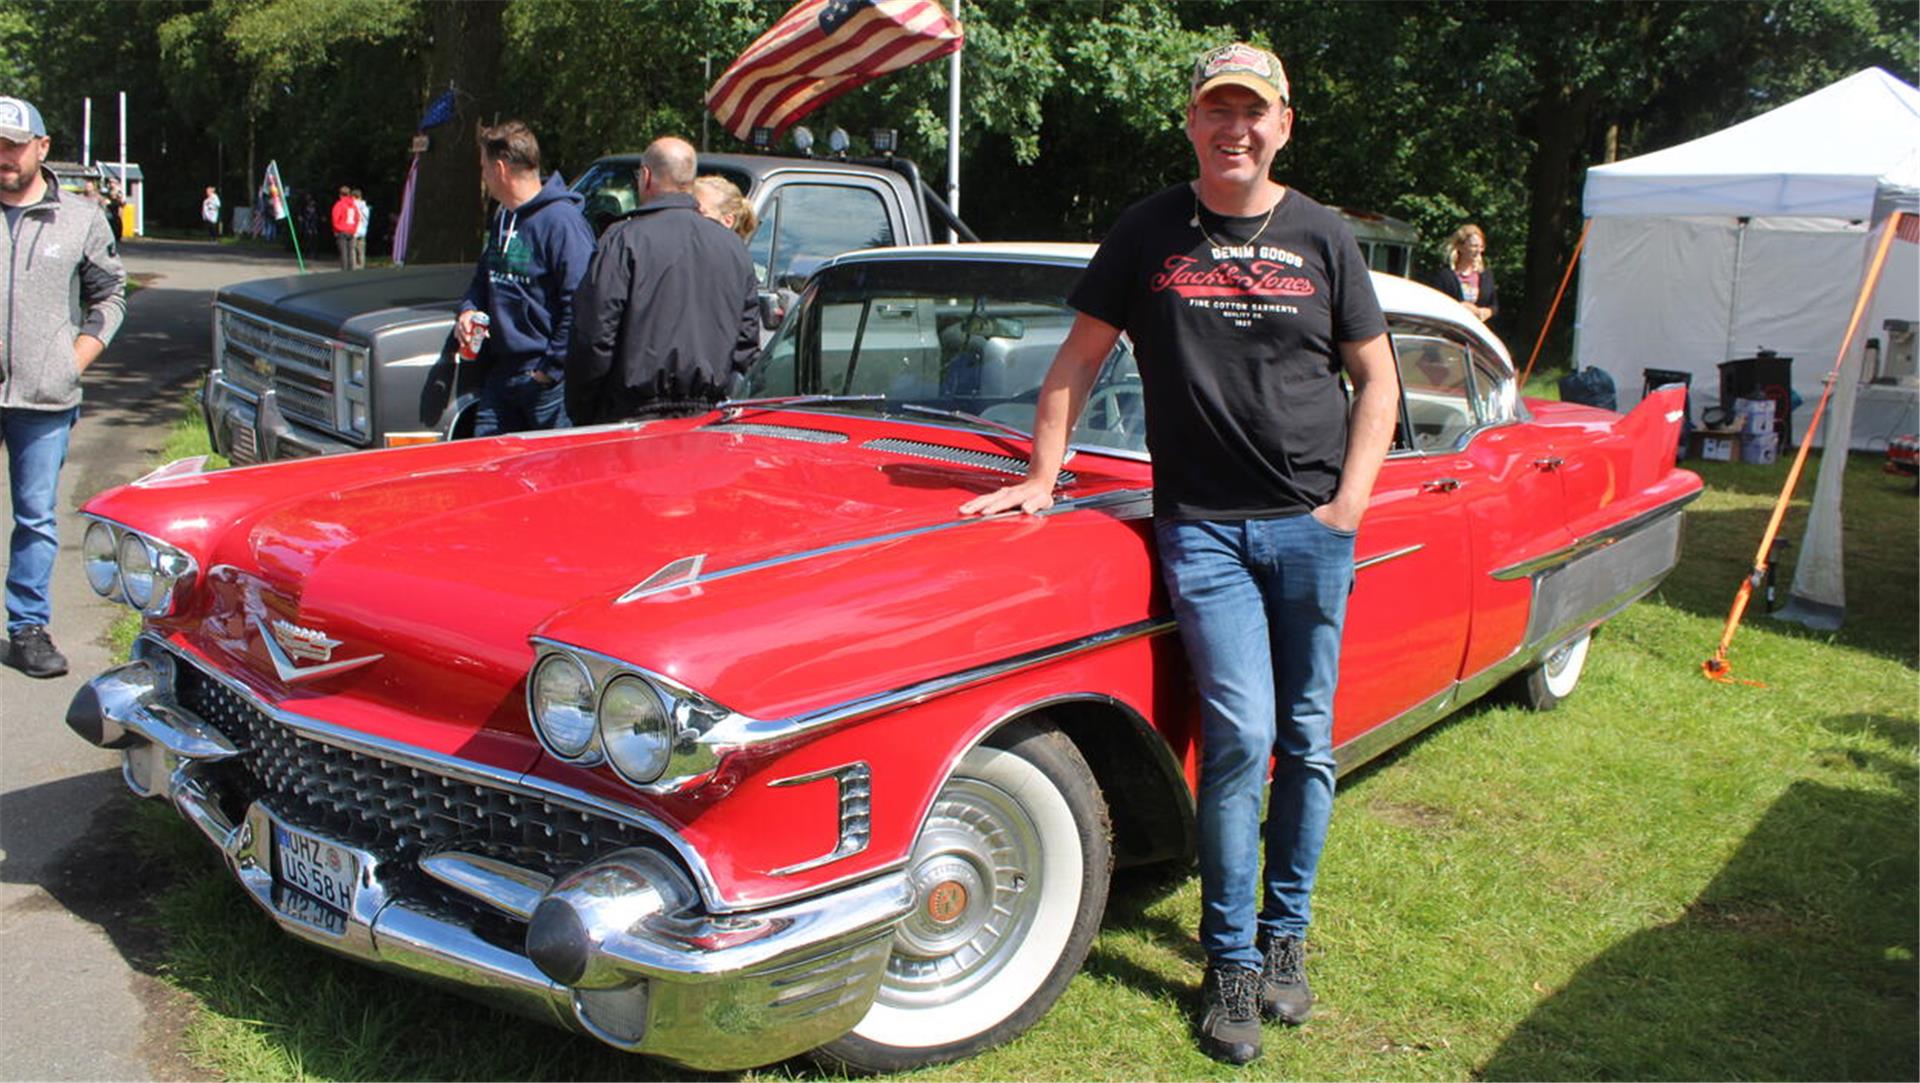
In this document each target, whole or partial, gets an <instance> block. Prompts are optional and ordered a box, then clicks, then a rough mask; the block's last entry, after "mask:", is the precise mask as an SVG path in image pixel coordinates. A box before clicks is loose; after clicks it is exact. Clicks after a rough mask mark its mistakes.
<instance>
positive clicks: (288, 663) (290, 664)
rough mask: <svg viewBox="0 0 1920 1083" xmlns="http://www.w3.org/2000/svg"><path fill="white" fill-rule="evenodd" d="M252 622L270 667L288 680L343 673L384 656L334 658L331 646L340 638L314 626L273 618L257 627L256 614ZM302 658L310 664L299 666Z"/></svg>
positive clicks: (309, 678) (290, 682) (281, 677)
mask: <svg viewBox="0 0 1920 1083" xmlns="http://www.w3.org/2000/svg"><path fill="white" fill-rule="evenodd" d="M253 623H254V627H256V628H259V629H260V632H261V635H260V642H261V644H262V645H263V646H265V647H266V649H267V657H268V658H269V659H271V660H272V661H273V671H274V672H275V673H276V674H278V675H279V677H280V679H281V680H282V681H285V682H287V683H288V684H292V683H293V682H295V681H308V680H312V679H313V678H315V677H320V676H324V675H326V674H329V673H343V672H345V671H347V670H349V669H355V668H358V667H360V666H364V665H366V664H367V663H368V662H374V661H378V660H379V659H380V658H382V657H384V655H378V654H369V655H364V656H362V657H360V658H345V659H342V660H340V661H337V662H336V661H334V660H333V649H334V648H335V647H338V646H339V645H340V641H339V640H337V639H333V638H331V637H329V636H328V635H327V634H326V633H325V632H322V631H321V630H320V629H318V628H307V627H304V626H302V625H298V624H295V623H293V622H292V621H288V620H276V621H274V622H273V623H272V624H271V625H270V626H267V627H261V620H260V618H259V617H257V616H256V617H255V618H254V621H253ZM302 662H311V663H314V664H313V665H304V666H303V665H301V664H300V663H302Z"/></svg>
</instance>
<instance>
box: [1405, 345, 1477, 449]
mask: <svg viewBox="0 0 1920 1083" xmlns="http://www.w3.org/2000/svg"><path fill="white" fill-rule="evenodd" d="M1393 353H1394V359H1395V360H1396V361H1397V362H1398V363H1399V367H1400V393H1401V396H1402V398H1403V399H1404V401H1405V403H1406V420H1407V425H1408V427H1409V428H1410V430H1411V431H1410V432H1409V433H1407V434H1405V436H1406V441H1405V442H1406V445H1407V446H1410V447H1412V448H1415V449H1416V450H1420V451H1441V450H1448V449H1452V448H1457V447H1459V446H1460V445H1461V443H1462V442H1463V441H1464V440H1465V439H1466V437H1467V435H1468V434H1469V433H1471V432H1472V431H1473V430H1474V428H1475V427H1476V426H1477V425H1478V424H1479V421H1480V414H1479V411H1478V409H1477V405H1476V403H1475V400H1474V396H1473V384H1472V378H1471V377H1470V376H1469V375H1468V367H1469V366H1468V360H1467V350H1466V347H1464V346H1462V345H1461V344H1460V343H1458V342H1454V341H1453V340H1451V339H1447V338H1442V337H1440V336H1438V335H1430V334H1418V333H1410V332H1402V333H1397V334H1395V335H1393Z"/></svg>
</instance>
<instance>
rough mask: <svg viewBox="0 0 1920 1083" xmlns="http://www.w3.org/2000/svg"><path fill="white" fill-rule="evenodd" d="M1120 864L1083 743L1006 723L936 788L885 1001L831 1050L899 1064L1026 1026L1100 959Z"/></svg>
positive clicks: (845, 1058) (855, 1062)
mask: <svg viewBox="0 0 1920 1083" xmlns="http://www.w3.org/2000/svg"><path fill="white" fill-rule="evenodd" d="M1112 865H1113V854H1112V847H1111V844H1110V841H1109V826H1108V820H1107V806H1106V802H1105V800H1104V799H1103V798H1102V796H1101V794H1100V789H1099V787H1098V786H1097V785H1096V784H1095V782H1094V780H1093V773H1092V772H1091V771H1090V770H1088V768H1087V764H1086V761H1085V760H1084V759H1082V758H1081V756H1080V752H1079V750H1078V749H1076V748H1074V746H1073V742H1071V741H1069V740H1067V738H1066V737H1065V735H1063V734H1062V733H1060V731H1059V730H1057V729H1055V728H1053V727H1052V726H1050V725H1046V724H1043V723H1042V724H1034V723H1018V724H1016V725H1015V726H1013V727H1010V728H1008V729H1006V730H1002V731H1001V732H1000V733H998V734H995V735H994V737H993V743H992V744H988V745H981V746H979V747H977V748H975V749H973V750H972V751H970V752H968V753H967V754H966V756H965V757H964V758H962V759H961V761H960V765H959V766H958V767H957V768H956V769H955V771H954V773H953V776H952V777H951V778H950V779H948V780H947V784H946V785H945V786H944V787H942V788H941V790H940V792H939V794H938V795H936V796H935V797H934V801H933V807H932V808H931V809H930V810H929V812H928V814H927V819H926V823H925V824H924V825H923V826H922V827H921V829H920V837H919V839H918V840H917V841H916V842H915V844H914V849H913V856H912V858H911V859H910V860H909V866H908V868H909V874H910V876H911V877H912V880H913V884H914V889H915V906H914V909H913V911H912V912H911V913H909V914H908V915H907V917H906V918H905V919H904V920H903V921H902V922H901V923H900V926H899V928H898V930H897V931H896V932H895V933H894V940H893V954H892V955H891V956H890V957H889V958H888V960H887V972H886V976H885V977H884V978H883V979H882V981H881V986H880V992H879V995H878V996H877V997H875V999H874V1003H873V1007H872V1009H871V1010H869V1011H868V1012H867V1015H866V1018H864V1019H862V1020H861V1021H860V1023H859V1024H858V1025H857V1026H855V1027H854V1028H853V1030H852V1031H851V1032H849V1033H847V1034H846V1035H844V1036H843V1037H841V1038H839V1039H837V1040H835V1041H833V1042H830V1043H828V1044H827V1045H825V1046H822V1047H821V1049H820V1050H819V1052H820V1054H821V1055H822V1056H823V1058H824V1059H826V1060H828V1061H830V1062H833V1063H836V1064H838V1065H840V1066H843V1067H846V1068H850V1069H853V1070H856V1071H864V1072H893V1071H900V1070H903V1069H908V1068H917V1067H921V1066H924V1065H929V1064H939V1063H942V1062H944V1061H949V1060H957V1059H959V1058H961V1057H967V1056H972V1055H973V1054H975V1053H978V1052H981V1051H982V1050H985V1049H989V1048H992V1047H993V1046H996V1045H999V1044H1000V1043H1002V1042H1005V1041H1007V1040H1009V1039H1011V1038H1013V1037H1015V1036H1016V1035H1018V1034H1020V1033H1021V1032H1022V1031H1025V1030H1026V1029H1027V1028H1028V1027H1030V1026H1032V1025H1033V1024H1034V1023H1035V1022H1036V1021H1038V1020H1039V1019H1040V1017H1041V1016H1043V1015H1045V1014H1046V1012H1047V1009H1048V1008H1050V1007H1052V1006H1053V1002H1054V1001H1055V1000H1056V999H1058V998H1059V996H1060V993H1061V991H1062V990H1063V989H1065V988H1066V985H1067V982H1068V981H1069V980H1071V979H1072V977H1073V975H1074V974H1075V972H1077V971H1078V970H1079V969H1080V964H1081V962H1082V961H1084V960H1085V959H1086V955H1087V949H1088V947H1090V946H1091V945H1092V943H1093V936H1094V933H1095V932H1096V931H1098V929H1099V927H1100V917H1101V914H1102V913H1103V912H1104V911H1105V909H1106V903H1107V883H1108V879H1109V874H1110V873H1111V871H1112Z"/></svg>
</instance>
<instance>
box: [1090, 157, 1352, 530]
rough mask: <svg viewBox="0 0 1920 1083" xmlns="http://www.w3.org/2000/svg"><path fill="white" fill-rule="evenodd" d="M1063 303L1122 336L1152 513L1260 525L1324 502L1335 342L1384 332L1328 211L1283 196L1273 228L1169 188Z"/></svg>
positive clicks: (1342, 456)
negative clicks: (1137, 391)
mask: <svg viewBox="0 0 1920 1083" xmlns="http://www.w3.org/2000/svg"><path fill="white" fill-rule="evenodd" d="M1196 216H1197V218H1198V225H1196V224H1195V219H1196ZM1263 220H1264V222H1265V226H1264V228H1262V222H1263ZM1201 227H1205V229H1204V232H1203V231H1202V228H1201ZM1255 230H1259V233H1258V235H1257V236H1255V235H1254V231H1255ZM1209 234H1210V235H1211V239H1210V238H1209ZM1215 241H1218V242H1221V243H1222V244H1224V245H1225V246H1227V247H1217V246H1216V245H1215V243H1214V242H1215ZM1067 301H1068V303H1069V304H1071V305H1072V306H1073V307H1074V308H1076V309H1078V310H1079V311H1081V312H1084V313H1086V314H1087V315H1089V316H1092V317H1094V318H1095V319H1099V320H1103V321H1105V322H1107V323H1109V324H1112V325H1113V326H1115V327H1118V328H1120V329H1121V330H1122V331H1125V332H1126V333H1127V334H1128V335H1129V336H1130V337H1131V338H1132V339H1133V348H1134V352H1135V354H1136V356H1137V357H1138V360H1139V365H1140V379H1141V382H1142V384H1143V386H1144V389H1145V392H1146V407H1147V448H1148V450H1149V451H1151V452H1152V453H1153V477H1154V512H1155V514H1156V515H1158V516H1160V517H1162V518H1172V519H1262V518H1272V517H1278V516H1285V515H1297V514H1300V513H1302V512H1306V511H1311V510H1312V509H1314V508H1316V507H1318V506H1319V505H1321V504H1325V503H1326V502H1328V501H1329V500H1332V499H1333V494H1334V490H1335V489H1336V488H1338V486H1339V483H1340V469H1341V466H1342V465H1343V464H1344V463H1345V461H1346V452H1347V408H1348V402H1347V393H1346V388H1345V386H1344V385H1343V384H1342V383H1341V380H1340V370H1341V361H1340V351H1339V344H1340V343H1342V342H1353V341H1360V340H1364V339H1369V338H1372V337H1373V336H1375V335H1378V334H1381V333H1383V332H1385V331H1386V329H1387V323H1386V318H1385V317H1384V316H1383V315H1381V312H1380V301H1379V299H1378V298H1377V297H1375V296H1374V292H1373V281H1372V279H1371V278H1369V277H1368V274H1367V264H1366V259H1365V258H1364V257H1363V256H1362V255H1361V254H1360V246H1359V245H1358V244H1357V243H1355V242H1354V239H1353V234H1352V232H1351V231H1349V230H1348V229H1347V226H1346V223H1345V222H1342V221H1341V220H1340V218H1339V216H1338V215H1336V214H1334V213H1333V212H1332V211H1330V210H1328V209H1327V208H1326V207H1323V206H1321V205H1320V204H1318V203H1316V202H1314V201H1313V200H1311V199H1309V198H1307V197H1306V196H1304V195H1302V194H1300V193H1299V192H1298V191H1294V190H1292V189H1289V190H1288V191H1287V193H1286V197H1285V198H1284V199H1282V200H1281V201H1280V203H1279V204H1278V205H1277V206H1276V207H1275V208H1274V210H1273V214H1272V216H1271V218H1268V217H1267V216H1265V215H1255V216H1253V217H1249V218H1223V217H1221V216H1219V215H1216V214H1214V213H1213V212H1211V211H1209V210H1206V209H1205V208H1204V207H1201V206H1200V204H1199V202H1198V200H1197V199H1196V198H1195V196H1194V191H1193V188H1192V187H1191V186H1190V185H1185V184H1182V185H1179V186H1177V187H1174V188H1169V189H1167V190H1166V191H1164V192H1161V193H1159V194H1157V195H1153V196H1149V197H1148V198H1146V199H1144V200H1142V201H1141V202H1139V203H1136V204H1134V205H1133V206H1132V207H1130V208H1128V209H1127V212H1126V213H1125V214H1123V215H1121V216H1120V220H1119V222H1117V223H1115V224H1114V227H1113V232H1111V233H1109V234H1108V235H1107V238H1106V240H1105V241H1103V242H1101V245H1100V250H1099V251H1098V252H1097V253H1095V255H1094V257H1093V262H1092V263H1091V264H1089V265H1088V267H1087V270H1086V273H1085V274H1084V275H1082V276H1081V278H1080V281H1079V283H1078V284H1077V285H1076V286H1075V287H1074V289H1073V292H1072V293H1071V294H1070V295H1069V296H1068V298H1067Z"/></svg>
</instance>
